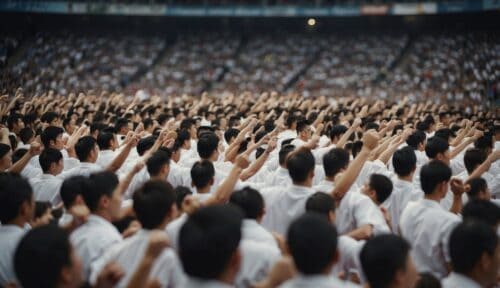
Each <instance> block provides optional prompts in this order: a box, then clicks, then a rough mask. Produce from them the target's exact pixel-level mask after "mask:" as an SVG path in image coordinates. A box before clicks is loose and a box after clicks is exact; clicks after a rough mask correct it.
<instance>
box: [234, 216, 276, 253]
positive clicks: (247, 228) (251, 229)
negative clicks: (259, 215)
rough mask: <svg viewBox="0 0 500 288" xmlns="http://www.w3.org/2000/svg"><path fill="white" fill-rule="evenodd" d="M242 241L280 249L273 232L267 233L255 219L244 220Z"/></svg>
mask: <svg viewBox="0 0 500 288" xmlns="http://www.w3.org/2000/svg"><path fill="white" fill-rule="evenodd" d="M241 233H242V239H244V240H252V241H255V242H258V243H262V244H266V245H269V246H271V247H274V248H276V249H279V247H278V243H277V242H276V240H275V239H274V237H273V234H271V232H269V231H267V230H266V229H265V228H264V227H262V226H261V225H260V224H259V223H257V221H255V220H254V219H244V220H243V225H242V227H241Z"/></svg>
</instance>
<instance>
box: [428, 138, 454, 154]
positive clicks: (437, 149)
mask: <svg viewBox="0 0 500 288" xmlns="http://www.w3.org/2000/svg"><path fill="white" fill-rule="evenodd" d="M449 147H450V145H448V142H447V141H445V140H443V139H441V138H440V137H436V136H434V137H431V138H429V140H427V144H426V145H425V154H426V155H427V157H429V158H431V159H434V158H436V156H437V155H438V154H440V153H445V152H446V151H448V149H449Z"/></svg>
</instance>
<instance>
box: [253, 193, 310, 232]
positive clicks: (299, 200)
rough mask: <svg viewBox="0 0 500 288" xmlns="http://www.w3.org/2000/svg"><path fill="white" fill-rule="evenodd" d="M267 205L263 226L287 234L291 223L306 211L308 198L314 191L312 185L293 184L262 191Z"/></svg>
mask: <svg viewBox="0 0 500 288" xmlns="http://www.w3.org/2000/svg"><path fill="white" fill-rule="evenodd" d="M261 193H262V196H263V197H264V202H265V205H266V214H265V215H264V218H263V220H262V226H264V227H265V228H266V229H268V230H269V231H275V232H278V233H280V234H281V235H286V231H287V230H288V226H289V225H290V223H291V222H292V221H293V220H294V219H295V218H297V217H299V216H300V215H302V214H304V212H305V203H306V201H307V198H309V196H311V195H312V194H313V193H314V190H313V189H312V188H310V187H304V186H297V185H291V186H286V187H271V188H268V189H264V190H262V191H261Z"/></svg>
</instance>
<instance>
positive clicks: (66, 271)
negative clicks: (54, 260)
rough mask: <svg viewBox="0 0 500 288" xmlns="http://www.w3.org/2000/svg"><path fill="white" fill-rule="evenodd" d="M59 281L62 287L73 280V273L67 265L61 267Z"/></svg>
mask: <svg viewBox="0 0 500 288" xmlns="http://www.w3.org/2000/svg"><path fill="white" fill-rule="evenodd" d="M59 277H60V278H59V281H58V282H59V283H61V284H62V285H61V286H62V287H65V284H68V283H72V282H73V279H72V278H73V273H72V271H71V269H70V268H69V267H66V266H63V267H62V269H61V273H60V275H59Z"/></svg>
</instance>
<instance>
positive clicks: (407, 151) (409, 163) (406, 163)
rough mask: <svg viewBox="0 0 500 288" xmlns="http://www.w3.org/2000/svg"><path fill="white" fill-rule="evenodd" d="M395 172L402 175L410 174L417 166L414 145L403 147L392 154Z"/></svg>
mask: <svg viewBox="0 0 500 288" xmlns="http://www.w3.org/2000/svg"><path fill="white" fill-rule="evenodd" d="M392 166H393V167H394V172H396V174H397V175H398V176H400V177H404V176H408V175H410V173H411V172H413V171H415V169H416V167H417V156H416V155H415V150H413V148H412V147H410V146H406V147H403V148H401V149H399V150H397V151H396V152H394V154H393V155H392Z"/></svg>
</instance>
